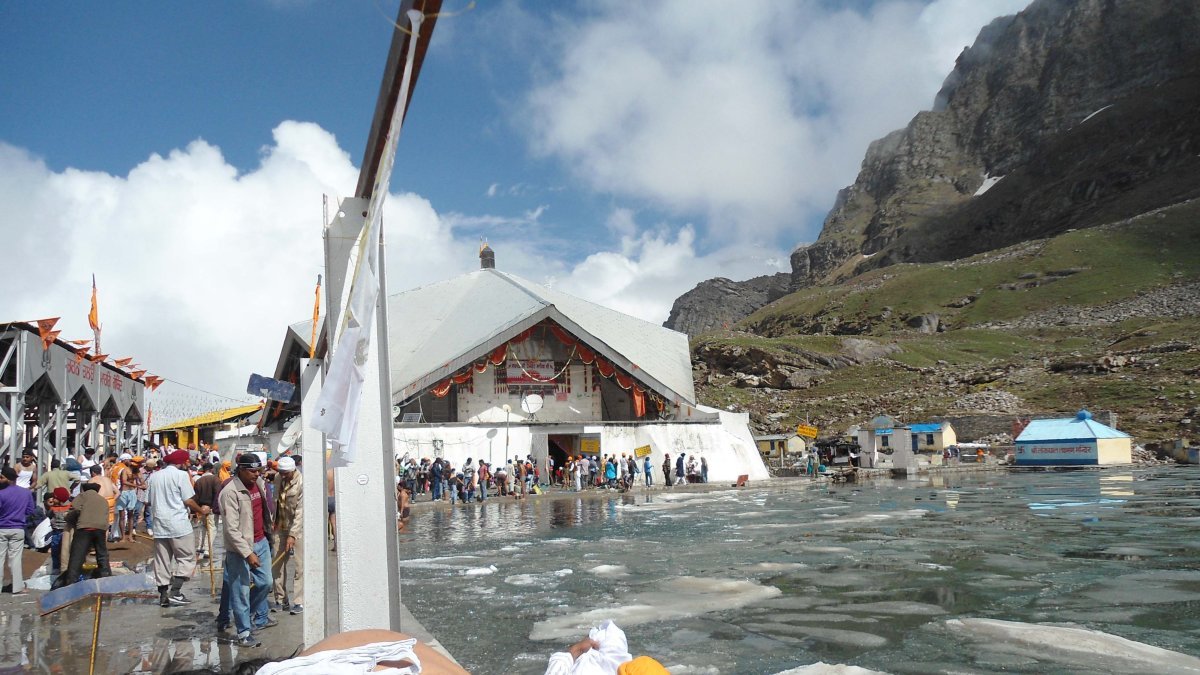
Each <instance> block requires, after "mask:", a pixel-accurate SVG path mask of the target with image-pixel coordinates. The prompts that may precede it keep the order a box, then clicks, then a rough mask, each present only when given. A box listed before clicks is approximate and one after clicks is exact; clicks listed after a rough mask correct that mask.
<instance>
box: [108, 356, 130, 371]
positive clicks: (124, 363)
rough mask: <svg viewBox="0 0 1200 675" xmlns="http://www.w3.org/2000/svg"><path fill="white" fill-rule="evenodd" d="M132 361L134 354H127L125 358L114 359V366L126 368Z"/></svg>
mask: <svg viewBox="0 0 1200 675" xmlns="http://www.w3.org/2000/svg"><path fill="white" fill-rule="evenodd" d="M130 361H133V357H132V356H126V357H125V358H123V359H117V360H116V361H113V365H114V366H117V367H120V368H124V367H125V366H127V365H129V362H130Z"/></svg>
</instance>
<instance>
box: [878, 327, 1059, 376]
mask: <svg viewBox="0 0 1200 675" xmlns="http://www.w3.org/2000/svg"><path fill="white" fill-rule="evenodd" d="M900 348H901V351H900V353H898V354H893V355H892V358H893V359H895V360H896V361H899V362H901V363H904V364H907V365H910V366H915V367H928V366H932V365H935V364H936V363H937V362H938V361H945V362H947V363H949V364H952V365H963V364H973V363H988V362H991V361H996V360H1002V361H1008V360H1011V359H1014V358H1016V357H1020V356H1023V355H1029V354H1032V353H1035V352H1040V351H1041V349H1042V345H1040V344H1039V343H1038V342H1037V341H1034V340H1031V339H1029V338H1026V337H1022V336H1019V335H1014V334H1012V333H1005V332H1001V331H996V330H956V331H950V332H947V333H937V334H934V335H928V336H922V337H919V338H913V339H907V340H903V341H901V342H900Z"/></svg>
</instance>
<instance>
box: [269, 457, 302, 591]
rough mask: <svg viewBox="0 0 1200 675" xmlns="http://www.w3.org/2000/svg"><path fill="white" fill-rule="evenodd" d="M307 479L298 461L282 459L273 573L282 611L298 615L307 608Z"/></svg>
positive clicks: (278, 476)
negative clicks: (305, 489) (301, 474)
mask: <svg viewBox="0 0 1200 675" xmlns="http://www.w3.org/2000/svg"><path fill="white" fill-rule="evenodd" d="M303 506H304V481H303V479H302V478H301V476H300V472H299V471H297V470H296V460H294V459H292V458H291V457H280V458H279V473H278V474H277V475H276V476H275V533H274V536H273V539H274V541H273V546H272V547H271V548H272V550H273V551H275V552H276V558H275V561H274V564H272V565H271V576H272V577H274V579H275V603H276V604H277V605H279V608H280V609H282V610H286V611H290V612H291V613H292V614H299V613H300V612H303V611H304V570H303V568H302V566H301V561H302V560H303V559H304V548H303V546H302V541H303V540H302V539H301V535H302V534H303V533H304V511H303V509H302V507H303ZM289 576H290V577H292V584H291V585H292V593H291V595H288V591H287V586H288V584H287V581H288V577H289Z"/></svg>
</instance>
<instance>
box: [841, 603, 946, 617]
mask: <svg viewBox="0 0 1200 675" xmlns="http://www.w3.org/2000/svg"><path fill="white" fill-rule="evenodd" d="M820 609H821V611H826V610H828V611H830V612H865V613H867V614H888V615H892V616H934V615H935V614H945V613H946V610H944V609H942V608H941V607H938V606H937V605H928V604H925V603H923V602H903V601H885V602H861V603H857V604H849V605H831V606H829V607H822V608H820Z"/></svg>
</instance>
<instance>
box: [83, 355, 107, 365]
mask: <svg viewBox="0 0 1200 675" xmlns="http://www.w3.org/2000/svg"><path fill="white" fill-rule="evenodd" d="M107 358H108V354H96V355H95V356H91V357H88V360H90V361H91V362H92V363H101V362H102V361H104V359H107Z"/></svg>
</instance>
